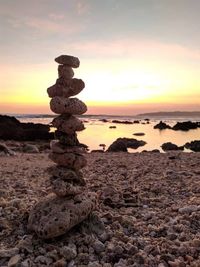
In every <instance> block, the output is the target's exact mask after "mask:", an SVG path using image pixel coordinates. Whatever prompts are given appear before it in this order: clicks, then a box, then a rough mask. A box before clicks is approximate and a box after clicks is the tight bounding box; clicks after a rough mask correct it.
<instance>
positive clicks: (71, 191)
mask: <svg viewBox="0 0 200 267" xmlns="http://www.w3.org/2000/svg"><path fill="white" fill-rule="evenodd" d="M51 185H52V191H53V192H54V193H55V194H56V195H57V196H59V197H64V196H73V195H77V194H80V193H81V192H82V191H83V187H82V186H77V184H76V183H74V184H73V183H72V182H70V183H69V182H66V181H64V180H63V179H61V178H58V179H54V177H52V178H51Z"/></svg>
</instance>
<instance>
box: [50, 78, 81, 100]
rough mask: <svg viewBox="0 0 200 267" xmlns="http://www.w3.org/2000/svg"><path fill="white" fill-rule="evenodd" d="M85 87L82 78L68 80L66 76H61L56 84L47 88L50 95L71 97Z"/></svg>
mask: <svg viewBox="0 0 200 267" xmlns="http://www.w3.org/2000/svg"><path fill="white" fill-rule="evenodd" d="M84 87H85V83H84V82H83V81H82V80H81V79H76V78H74V79H71V80H67V79H65V78H64V77H60V78H59V79H57V81H56V84H54V85H52V86H50V87H49V88H47V93H48V95H49V97H54V96H63V97H70V96H74V95H77V94H79V93H80V92H81V91H82V90H83V88H84Z"/></svg>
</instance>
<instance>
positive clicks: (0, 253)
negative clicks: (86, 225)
mask: <svg viewBox="0 0 200 267" xmlns="http://www.w3.org/2000/svg"><path fill="white" fill-rule="evenodd" d="M18 253H19V249H18V248H10V249H1V250H0V258H11V257H12V256H15V255H17V254H18Z"/></svg>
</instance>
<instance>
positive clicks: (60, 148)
mask: <svg viewBox="0 0 200 267" xmlns="http://www.w3.org/2000/svg"><path fill="white" fill-rule="evenodd" d="M50 148H51V150H52V152H54V153H59V154H63V153H76V154H81V153H84V152H85V149H84V148H83V147H80V146H71V147H70V146H69V147H68V146H65V145H63V144H61V143H60V142H59V141H57V140H52V141H51V143H50Z"/></svg>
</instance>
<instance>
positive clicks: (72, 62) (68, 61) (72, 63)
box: [55, 55, 80, 68]
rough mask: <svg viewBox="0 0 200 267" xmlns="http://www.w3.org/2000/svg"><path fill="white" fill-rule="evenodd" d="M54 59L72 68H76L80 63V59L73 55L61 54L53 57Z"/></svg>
mask: <svg viewBox="0 0 200 267" xmlns="http://www.w3.org/2000/svg"><path fill="white" fill-rule="evenodd" d="M55 61H56V62H57V63H58V64H63V65H67V66H69V67H72V68H78V67H79V65H80V60H79V59H78V58H77V57H73V56H70V55H61V56H59V57H57V58H55Z"/></svg>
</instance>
